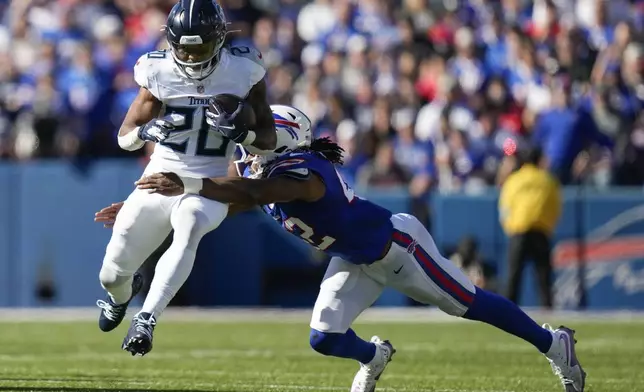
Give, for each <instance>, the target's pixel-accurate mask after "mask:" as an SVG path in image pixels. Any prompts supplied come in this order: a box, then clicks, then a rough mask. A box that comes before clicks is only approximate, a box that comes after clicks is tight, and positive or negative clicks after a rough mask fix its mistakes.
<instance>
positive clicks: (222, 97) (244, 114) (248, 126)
mask: <svg viewBox="0 0 644 392" xmlns="http://www.w3.org/2000/svg"><path fill="white" fill-rule="evenodd" d="M213 101H214V102H216V103H217V105H218V106H219V107H220V108H222V109H223V110H224V111H225V112H226V113H227V114H229V115H230V114H233V113H234V112H235V111H236V110H237V108H238V107H239V105H240V104H241V105H242V107H241V109H240V111H239V113H237V115H236V116H235V118H234V120H233V124H235V126H236V127H237V128H239V129H244V130H252V129H253V128H255V111H254V110H253V107H252V106H251V105H250V104H249V103H248V102H246V101H245V100H244V99H243V98H241V97H238V96H236V95H233V94H219V95H217V96H215V97H214V98H213ZM210 105H211V109H212V103H211V104H210Z"/></svg>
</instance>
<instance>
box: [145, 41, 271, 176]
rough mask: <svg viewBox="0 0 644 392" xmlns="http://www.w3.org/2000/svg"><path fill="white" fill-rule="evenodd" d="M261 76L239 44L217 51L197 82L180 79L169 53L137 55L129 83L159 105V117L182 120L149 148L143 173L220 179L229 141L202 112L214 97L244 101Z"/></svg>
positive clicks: (258, 59) (252, 53)
mask: <svg viewBox="0 0 644 392" xmlns="http://www.w3.org/2000/svg"><path fill="white" fill-rule="evenodd" d="M265 74H266V70H265V68H264V65H263V61H262V55H261V54H260V53H259V52H258V51H256V50H255V49H253V48H248V47H244V46H240V47H232V48H222V50H221V54H220V56H219V64H217V66H216V68H215V70H214V71H213V72H212V73H211V74H210V75H209V76H208V77H206V78H205V79H203V80H194V79H190V78H187V77H186V76H184V74H183V73H182V71H181V70H180V69H179V68H178V67H177V66H176V63H175V62H174V60H173V58H172V54H171V53H170V52H169V51H165V50H162V51H155V52H150V53H147V54H145V55H143V56H141V58H140V59H139V61H138V62H137V63H136V65H135V66H134V79H135V80H136V83H137V84H138V85H139V86H141V87H145V88H146V89H148V90H149V91H150V92H151V93H152V95H154V96H155V97H156V98H157V99H158V100H159V101H161V102H162V103H163V108H162V109H161V114H160V116H164V115H167V114H170V113H178V114H181V115H184V116H185V124H184V125H183V126H179V127H177V128H176V130H175V131H173V132H172V133H171V134H170V136H169V137H168V138H167V139H166V140H165V141H164V142H162V143H157V144H156V145H155V147H154V153H153V154H152V157H151V158H150V164H149V165H148V167H147V168H146V170H145V172H146V173H153V172H164V171H169V172H174V173H177V174H179V175H182V176H186V177H196V178H203V177H221V176H226V174H227V169H228V163H229V161H230V159H231V157H232V155H233V153H234V151H235V143H233V142H231V141H230V140H229V139H226V138H224V137H223V136H221V134H219V133H218V132H216V131H210V130H209V127H208V124H207V123H206V116H205V109H206V108H207V107H208V104H209V102H210V99H211V98H212V97H214V96H216V95H219V94H234V95H237V96H239V97H246V96H247V95H248V93H249V92H250V89H251V88H252V87H253V86H254V85H255V84H257V83H258V82H259V81H261V80H262V79H263V78H264V75H265Z"/></svg>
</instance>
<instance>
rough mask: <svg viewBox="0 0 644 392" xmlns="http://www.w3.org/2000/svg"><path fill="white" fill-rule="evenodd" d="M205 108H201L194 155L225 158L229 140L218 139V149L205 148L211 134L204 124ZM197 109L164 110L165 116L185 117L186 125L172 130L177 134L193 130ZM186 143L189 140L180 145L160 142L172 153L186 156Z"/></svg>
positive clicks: (175, 108) (206, 124)
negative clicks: (174, 114)
mask: <svg viewBox="0 0 644 392" xmlns="http://www.w3.org/2000/svg"><path fill="white" fill-rule="evenodd" d="M206 108H207V107H203V108H202V115H201V116H200V120H201V126H200V127H199V133H198V134H197V138H198V139H197V149H196V151H195V153H194V155H197V156H207V157H225V156H226V150H227V149H228V143H230V140H229V139H226V138H225V137H220V138H219V140H221V144H220V145H219V147H215V148H209V147H207V145H208V140H209V136H210V134H211V133H212V132H211V131H210V126H209V125H208V123H207V122H206V115H205V113H206ZM197 109H198V107H171V106H167V107H166V110H165V114H170V113H177V114H182V115H184V116H185V117H186V123H185V124H184V125H183V126H181V127H177V128H175V129H174V130H175V131H177V132H181V131H189V130H191V129H195V127H194V126H193V125H194V121H195V112H196V111H197ZM171 135H172V134H171ZM188 141H189V139H188V140H186V141H184V142H182V143H172V142H161V144H163V145H164V146H166V147H169V148H171V149H172V150H173V151H176V152H180V153H182V154H188V151H187V150H188Z"/></svg>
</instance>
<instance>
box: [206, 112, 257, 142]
mask: <svg viewBox="0 0 644 392" xmlns="http://www.w3.org/2000/svg"><path fill="white" fill-rule="evenodd" d="M242 108H243V104H242V103H240V104H239V106H238V107H237V110H235V111H234V112H233V113H231V114H228V113H226V111H224V110H223V109H222V108H221V107H220V106H219V105H218V104H217V103H216V102H213V103H211V104H210V106H209V107H208V109H206V122H207V123H208V125H210V127H211V128H212V129H214V130H216V131H218V132H219V133H221V134H222V135H224V136H225V137H227V138H228V139H230V140H232V141H234V142H235V143H241V142H243V141H244V140H246V137H247V136H248V129H244V128H242V127H237V126H235V117H236V116H237V115H238V114H239V113H240V112H241V110H242Z"/></svg>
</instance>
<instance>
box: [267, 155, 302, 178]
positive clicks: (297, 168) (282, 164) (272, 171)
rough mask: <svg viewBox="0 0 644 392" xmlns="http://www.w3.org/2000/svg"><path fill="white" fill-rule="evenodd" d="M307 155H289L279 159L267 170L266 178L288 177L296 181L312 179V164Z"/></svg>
mask: <svg viewBox="0 0 644 392" xmlns="http://www.w3.org/2000/svg"><path fill="white" fill-rule="evenodd" d="M308 158H309V155H308V154H306V153H289V154H286V155H284V156H282V157H279V158H278V159H277V160H276V161H275V162H273V163H271V164H270V165H269V167H268V168H267V173H266V178H274V177H280V176H286V177H290V178H294V179H296V180H308V179H309V178H310V177H311V162H310V159H308Z"/></svg>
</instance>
